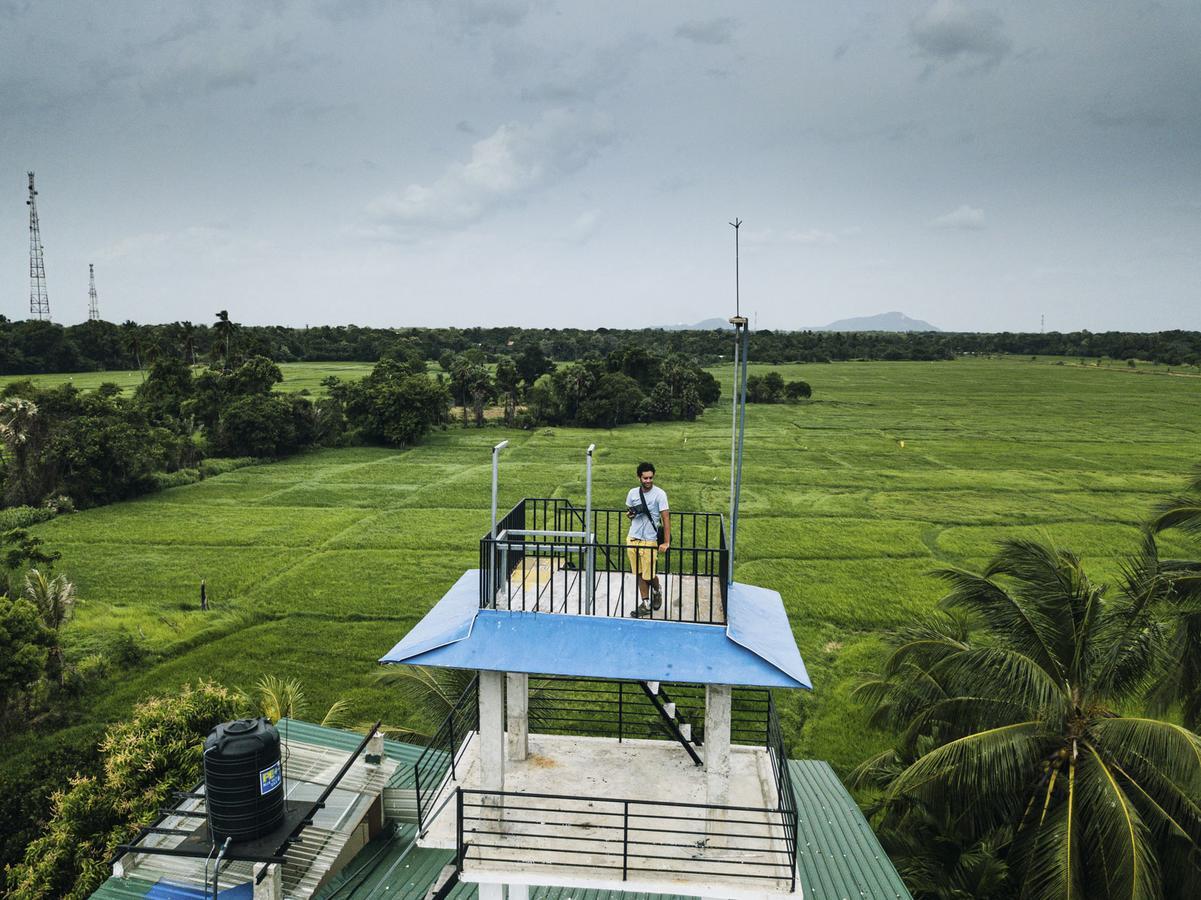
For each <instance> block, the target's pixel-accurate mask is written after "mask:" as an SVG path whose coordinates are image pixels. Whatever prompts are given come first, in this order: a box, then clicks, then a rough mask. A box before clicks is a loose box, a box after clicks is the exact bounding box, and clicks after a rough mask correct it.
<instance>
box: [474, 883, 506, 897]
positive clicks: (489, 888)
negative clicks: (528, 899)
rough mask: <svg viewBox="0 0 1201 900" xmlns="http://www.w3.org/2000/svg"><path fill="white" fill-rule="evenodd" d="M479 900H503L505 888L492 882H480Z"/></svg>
mask: <svg viewBox="0 0 1201 900" xmlns="http://www.w3.org/2000/svg"><path fill="white" fill-rule="evenodd" d="M479 888H480V900H505V886H504V885H503V884H495V883H492V882H486V881H481V882H480V885H479Z"/></svg>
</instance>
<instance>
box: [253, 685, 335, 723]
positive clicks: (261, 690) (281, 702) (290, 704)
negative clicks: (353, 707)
mask: <svg viewBox="0 0 1201 900" xmlns="http://www.w3.org/2000/svg"><path fill="white" fill-rule="evenodd" d="M255 687H256V688H257V690H258V693H257V697H248V698H247V699H248V700H249V702H250V705H251V706H253V707H256V708H257V709H258V710H259V711H260V712H262V714H263V715H264V716H266V717H267V718H268V719H270V720H271V721H272V722H278V721H279V720H280V719H301V718H304V715H305V713H306V712H307V711H308V708H309V701H308V698H307V697H305V695H304V688H303V687H302V686H301V684H300V682H299V681H297V680H296V679H295V678H289V679H286V680H285V679H283V678H280V677H278V676H276V675H264V676H263V677H262V678H260V679H259V681H258V684H256V685H255ZM349 706H350V702H349V701H348V700H347V699H346V698H345V697H342V698H339V699H337V700H335V701H334V702H333V704H331V705H330V708H329V709H328V710H327V711H326V713H325V716H324V717H322V719H321V722H320V723H319V724H321V725H323V726H325V727H326V728H346V727H348V726H349V724H350V722H349V721H348V717H347V714H346V711H347V709H348V707H349Z"/></svg>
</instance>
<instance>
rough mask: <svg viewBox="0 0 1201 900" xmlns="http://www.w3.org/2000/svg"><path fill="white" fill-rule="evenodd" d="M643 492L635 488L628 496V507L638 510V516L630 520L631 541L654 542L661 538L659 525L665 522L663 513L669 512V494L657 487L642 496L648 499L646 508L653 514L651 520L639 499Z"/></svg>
mask: <svg viewBox="0 0 1201 900" xmlns="http://www.w3.org/2000/svg"><path fill="white" fill-rule="evenodd" d="M641 491H642V488H641V487H634V488H630V492H629V493H628V494H626V506H627V507H633V508H634V509H636V510H638V514H637V515H636V516H634V518H633V519H631V520H630V537H629V539H630V540H632V541H653V540H656V539H657V538H658V536H659V523H660V522H662V520H663V513H664V512H666V511H668V506H667V493H666V492H665V491H664V490H663V488H661V487H658V486H655V487H652V488H651V489H650V490H649V491H647V492H646V493H645V494H643V495H642V496H643V497H645V498H646V508H647V509H649V510H650V512H651V518H650V519H647V517H646V513H644V512H643V511H642V503H641V501H639V499H638V494H639V493H640V492H641Z"/></svg>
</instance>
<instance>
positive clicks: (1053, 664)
mask: <svg viewBox="0 0 1201 900" xmlns="http://www.w3.org/2000/svg"><path fill="white" fill-rule="evenodd" d="M939 575H940V576H941V577H942V578H943V579H944V580H946V581H947V582H948V584H949V585H950V588H951V590H950V593H948V594H947V596H946V597H945V598H944V600H943V601H942V605H943V607H944V608H945V609H946V610H948V611H949V613H950V615H947V616H945V617H943V618H935V619H931V620H929V621H928V622H925V623H922V624H919V625H915V626H912V627H909V628H906V629H904V630H903V631H901V632H900V633H898V634H897V636H896V639H895V643H894V647H893V652H892V654H891V656H890V657H889V658H888V660H887V662H886V664H885V667H884V669H883V671H882V672H881V673H880V674H878V675H876V676H873V677H870V678H869V679H867V680H866V681H865V682H864V684H863V685H862V686H861V688H860V693H861V695H863V696H865V697H867V698H868V699H869V700H870V701H871V702H872V704H873V705H874V706H875V709H876V719H877V721H878V722H879V723H880V724H883V725H887V726H889V727H891V728H894V729H897V730H898V732H899V738H898V741H897V745H896V747H895V748H893V749H891V750H889V751H887V752H886V753H884V754H883V755H881V756H879V757H877V758H875V759H872V760H869V761H868V762H867V763H865V764H864V765H863V766H862V767H861V768H860V770H859V772H858V773H857V774H858V778H859V780H860V783H861V784H863V785H874V786H876V788H877V789H878V790H879V791H880V792H881V793H880V797H881V799H880V802H879V807H878V814H879V816H880V826H881V828H882V829H883V830H884V831H885V833H886V835H887V836H889V837H890V840H889V842H890V843H891V844H892V846H893V847H894V848H897V847H902V848H903V846H904V840H903V835H905V834H914V833H919V832H921V831H922V830H923V829H924V830H925V832H926V833H927V834H928V835H929V836H930V838H931V840H933V839H936V838H937V839H939V840H942V841H945V842H947V843H949V844H957V845H958V846H959V847H961V848H972V847H976V848H979V847H980V845H981V844H983V845H985V846H986V847H988V849H989V853H988V855H989V856H992V857H1003V860H1004V865H1005V866H1006V867H1007V869H1008V872H1009V886H1008V891H1009V893H1008V894H1006V895H1005V896H1015V897H1018V896H1020V897H1024V898H1026V897H1028V898H1069V897H1076V896H1080V897H1090V898H1094V897H1095V898H1111V897H1131V898H1141V897H1166V898H1176V897H1178V898H1182V900H1183V898H1185V897H1190V896H1193V889H1194V887H1195V886H1196V885H1197V884H1198V883H1201V882H1199V880H1198V879H1201V869H1198V863H1197V861H1198V855H1199V854H1201V806H1198V803H1197V798H1198V797H1201V738H1199V737H1198V736H1197V735H1196V734H1194V733H1193V732H1191V731H1189V730H1188V729H1186V728H1184V727H1181V726H1180V725H1176V724H1174V723H1172V722H1171V721H1160V720H1156V719H1152V718H1147V717H1144V716H1141V715H1138V714H1137V712H1135V711H1134V710H1135V708H1136V707H1137V705H1138V701H1139V700H1140V698H1142V697H1143V696H1144V694H1145V692H1146V690H1147V689H1148V687H1150V686H1151V685H1152V684H1153V683H1154V682H1155V680H1156V679H1157V678H1158V677H1160V675H1161V674H1162V672H1163V665H1164V659H1163V656H1162V655H1161V651H1162V648H1163V639H1164V636H1165V634H1166V631H1167V628H1168V625H1167V623H1166V621H1165V619H1164V615H1163V613H1164V610H1163V608H1162V604H1161V601H1162V598H1163V594H1162V585H1163V582H1162V580H1161V579H1160V578H1159V575H1158V572H1157V569H1156V566H1155V565H1154V563H1153V561H1151V560H1149V559H1148V558H1147V556H1146V554H1144V556H1143V557H1140V558H1139V559H1136V560H1134V561H1132V562H1131V563H1130V565H1129V566H1128V568H1127V572H1126V575H1125V578H1124V582H1123V584H1122V590H1121V591H1120V593H1119V594H1117V595H1115V596H1112V597H1107V596H1106V589H1105V587H1104V586H1102V585H1096V584H1094V583H1092V582H1091V581H1090V580H1089V578H1088V576H1087V575H1086V574H1085V573H1084V570H1083V568H1082V566H1081V564H1080V561H1079V559H1078V558H1076V557H1075V556H1074V555H1072V554H1071V553H1069V552H1067V551H1064V550H1060V549H1057V548H1054V547H1050V546H1046V545H1043V544H1038V543H1033V542H1028V541H1009V542H1006V543H1004V544H1002V545H1001V546H1000V549H999V551H998V552H997V554H996V556H995V557H994V558H993V559H992V560H991V561H990V562H989V564H988V566H987V567H986V568H985V569H984V571H983V572H982V573H980V574H974V573H971V572H966V571H961V570H957V569H944V570H942V571H940V572H939ZM931 818H933V820H934V821H935V822H936V823H941V825H936V826H935V827H934V828H931V825H930V821H931ZM922 844H923V846H927V847H928V846H929V845H930V842H929V841H924V842H922ZM910 852H911V855H907V856H903V857H901V858H900V859H899V860H898V863H899V865H900V867H901V868H902V869H903V870H904V869H906V868H907V867H916V868H917V869H919V870H922V871H925V870H928V869H929V866H930V864H931V863H930V860H929V859H928V856H929V854H926V853H923V852H917V851H915V850H913V848H911V851H910ZM962 863H963V858H962V854H952V855H949V856H948V857H947V858H945V859H944V860H943V861H942V865H943V869H942V872H941V875H939V874H938V873H935V875H934V877H933V879H932V881H931V884H932V885H934V886H935V887H937V886H938V885H939V884H941V885H943V886H946V885H949V884H950V882H951V881H952V878H953V872H954V871H955V869H956V868H957V867H959V866H961V865H962ZM915 874H917V873H915ZM928 874H929V872H928V871H927V875H928ZM918 880H920V879H918ZM935 887H932V888H931V889H930V890H929V891H928V892H925V893H919V896H921V897H926V896H929V897H949V896H959V895H955V894H953V893H949V892H942V891H940V890H936V889H935Z"/></svg>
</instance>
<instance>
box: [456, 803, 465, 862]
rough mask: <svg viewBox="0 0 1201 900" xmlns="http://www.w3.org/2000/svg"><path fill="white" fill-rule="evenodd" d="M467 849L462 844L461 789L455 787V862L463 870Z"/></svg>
mask: <svg viewBox="0 0 1201 900" xmlns="http://www.w3.org/2000/svg"><path fill="white" fill-rule="evenodd" d="M466 856H467V849H466V848H465V847H464V846H463V789H462V788H455V863H456V864H457V866H458V869H459V871H460V872H462V871H463V860H464V859H465V858H466Z"/></svg>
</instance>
